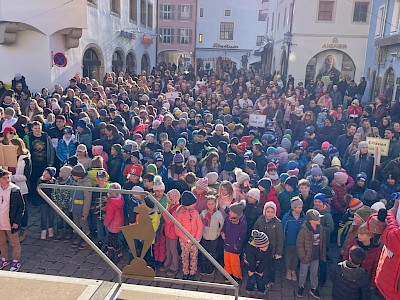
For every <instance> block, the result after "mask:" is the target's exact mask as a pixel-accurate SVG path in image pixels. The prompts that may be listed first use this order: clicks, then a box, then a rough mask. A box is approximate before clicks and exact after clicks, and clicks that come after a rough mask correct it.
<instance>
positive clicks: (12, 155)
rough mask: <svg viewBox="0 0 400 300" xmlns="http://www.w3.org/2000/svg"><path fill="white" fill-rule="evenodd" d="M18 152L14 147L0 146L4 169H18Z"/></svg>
mask: <svg viewBox="0 0 400 300" xmlns="http://www.w3.org/2000/svg"><path fill="white" fill-rule="evenodd" d="M17 161H18V159H17V151H16V150H15V146H14V145H1V144H0V166H2V167H13V168H16V167H17Z"/></svg>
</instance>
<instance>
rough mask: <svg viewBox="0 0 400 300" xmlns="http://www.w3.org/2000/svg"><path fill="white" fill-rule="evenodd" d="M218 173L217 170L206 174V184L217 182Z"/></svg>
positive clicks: (210, 184) (211, 184)
mask: <svg viewBox="0 0 400 300" xmlns="http://www.w3.org/2000/svg"><path fill="white" fill-rule="evenodd" d="M218 176H219V175H218V173H217V172H210V173H208V174H207V175H206V178H207V179H208V186H213V185H215V184H217V181H218Z"/></svg>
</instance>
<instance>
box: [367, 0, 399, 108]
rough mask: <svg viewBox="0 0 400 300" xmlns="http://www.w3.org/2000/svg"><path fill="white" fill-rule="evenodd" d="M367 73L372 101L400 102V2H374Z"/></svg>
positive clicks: (384, 0) (382, 0) (377, 0)
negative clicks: (381, 99) (379, 97)
mask: <svg viewBox="0 0 400 300" xmlns="http://www.w3.org/2000/svg"><path fill="white" fill-rule="evenodd" d="M371 14H372V15H374V16H376V18H374V19H373V20H371V23H370V29H369V33H370V34H369V38H368V46H367V54H366V59H365V68H364V73H365V76H366V79H367V81H368V82H369V84H368V86H367V90H366V94H368V97H369V98H368V99H370V100H372V99H373V98H374V97H377V96H379V95H381V94H382V95H384V97H385V98H386V99H387V100H388V101H391V100H399V99H400V0H390V1H386V0H374V3H373V7H372V9H371Z"/></svg>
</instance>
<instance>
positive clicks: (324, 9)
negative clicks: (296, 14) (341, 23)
mask: <svg viewBox="0 0 400 300" xmlns="http://www.w3.org/2000/svg"><path fill="white" fill-rule="evenodd" d="M334 6H335V1H319V6H318V21H333V7H334Z"/></svg>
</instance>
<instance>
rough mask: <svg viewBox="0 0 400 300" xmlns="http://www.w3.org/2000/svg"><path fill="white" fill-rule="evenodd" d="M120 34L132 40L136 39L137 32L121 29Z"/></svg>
mask: <svg viewBox="0 0 400 300" xmlns="http://www.w3.org/2000/svg"><path fill="white" fill-rule="evenodd" d="M119 35H120V36H121V37H123V38H126V39H130V40H134V39H136V34H135V33H134V32H129V31H125V30H121V31H120V32H119Z"/></svg>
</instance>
